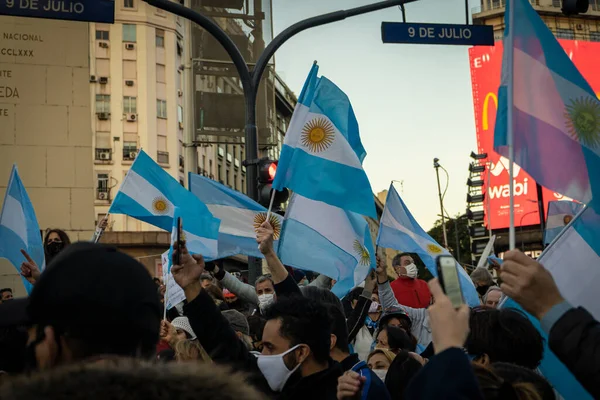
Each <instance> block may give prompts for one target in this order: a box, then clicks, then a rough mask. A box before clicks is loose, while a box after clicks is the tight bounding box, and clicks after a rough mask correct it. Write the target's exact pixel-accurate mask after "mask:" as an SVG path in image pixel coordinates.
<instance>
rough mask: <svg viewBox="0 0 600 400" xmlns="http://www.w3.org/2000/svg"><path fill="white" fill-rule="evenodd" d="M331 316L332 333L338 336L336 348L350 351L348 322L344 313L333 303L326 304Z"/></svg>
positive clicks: (345, 352) (345, 351)
mask: <svg viewBox="0 0 600 400" xmlns="http://www.w3.org/2000/svg"><path fill="white" fill-rule="evenodd" d="M326 306H327V312H328V313H329V318H331V333H333V334H334V335H335V337H336V341H335V348H336V349H338V350H340V351H342V352H343V353H344V354H348V353H350V346H349V344H348V324H347V323H346V316H345V315H344V313H343V312H342V311H341V310H340V309H339V308H337V307H336V306H334V305H333V304H326Z"/></svg>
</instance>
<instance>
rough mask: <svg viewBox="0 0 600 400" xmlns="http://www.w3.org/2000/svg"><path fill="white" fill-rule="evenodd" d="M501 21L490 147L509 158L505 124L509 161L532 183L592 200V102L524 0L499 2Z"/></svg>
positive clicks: (598, 138) (599, 144) (595, 161)
mask: <svg viewBox="0 0 600 400" xmlns="http://www.w3.org/2000/svg"><path fill="white" fill-rule="evenodd" d="M505 21H506V28H505V30H504V43H505V45H504V57H503V61H502V82H501V84H500V85H501V86H500V88H499V89H498V117H497V119H496V128H495V131H494V150H496V151H497V152H498V153H500V154H501V155H503V156H505V157H508V156H509V154H508V153H509V149H508V135H509V134H510V131H511V130H510V129H509V128H510V127H511V126H512V131H513V139H514V141H513V144H514V162H515V163H516V164H518V165H520V166H521V167H522V168H523V169H524V170H525V171H527V173H528V174H530V175H531V176H532V177H533V178H534V179H535V180H536V181H537V182H539V183H540V184H541V185H543V186H545V187H547V188H549V189H552V190H554V191H555V192H557V193H561V194H563V195H565V196H568V197H570V198H572V199H575V200H578V201H580V202H582V203H588V202H589V201H590V200H591V199H592V197H597V198H598V201H600V174H599V173H598V171H599V170H600V100H598V98H597V97H596V94H595V93H594V91H593V90H592V88H591V86H590V85H589V84H588V82H587V81H586V80H585V78H584V77H583V76H582V75H581V73H580V72H579V70H578V69H577V67H575V65H574V64H573V62H572V61H571V60H570V58H569V56H568V55H567V54H566V53H565V51H564V49H563V48H562V46H561V45H560V43H558V41H557V40H556V38H555V37H554V34H553V33H552V32H551V31H550V29H548V26H547V25H546V23H545V22H544V21H543V20H542V19H541V18H540V16H539V15H538V13H537V12H536V10H534V9H533V7H532V6H531V3H530V1H529V0H511V1H509V2H507V4H506V17H505ZM511 66H512V68H511ZM509 89H512V93H513V99H512V104H508V102H509V98H508V94H509ZM509 111H511V113H512V118H511V120H509V119H508V117H509Z"/></svg>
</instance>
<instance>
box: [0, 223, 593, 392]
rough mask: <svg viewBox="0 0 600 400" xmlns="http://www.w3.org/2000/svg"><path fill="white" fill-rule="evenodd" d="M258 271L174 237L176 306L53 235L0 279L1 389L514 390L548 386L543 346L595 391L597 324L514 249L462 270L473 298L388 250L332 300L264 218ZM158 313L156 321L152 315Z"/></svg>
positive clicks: (95, 249)
mask: <svg viewBox="0 0 600 400" xmlns="http://www.w3.org/2000/svg"><path fill="white" fill-rule="evenodd" d="M257 242H258V244H259V249H260V251H261V253H262V254H263V255H264V257H265V259H266V262H267V266H268V274H266V275H263V276H261V277H259V278H258V279H257V280H256V282H253V285H251V284H248V283H246V282H244V280H243V277H242V274H241V271H235V270H234V271H226V270H225V269H224V267H223V264H222V263H220V262H219V261H215V262H205V261H204V259H203V258H202V256H200V255H195V254H193V255H192V254H190V253H189V252H188V251H187V249H186V247H185V243H182V246H181V251H180V254H177V251H175V252H174V255H173V261H175V260H177V259H179V260H180V262H179V263H178V264H175V263H174V265H173V266H172V269H171V271H172V275H173V278H174V280H175V282H176V283H177V285H179V286H180V287H181V288H182V289H183V291H184V294H185V301H183V302H182V303H180V304H177V305H175V306H174V307H172V308H170V309H169V310H166V312H165V310H164V307H166V304H167V302H166V301H165V298H164V296H165V286H164V283H163V282H162V281H161V279H160V278H154V279H153V277H151V276H150V274H149V273H148V272H147V270H146V268H145V267H144V266H143V265H141V264H140V263H139V262H138V261H136V260H135V259H133V258H131V257H129V256H128V255H126V254H124V253H121V252H119V251H118V250H117V249H115V248H113V247H110V246H106V245H102V244H93V243H86V242H80V243H75V244H71V243H70V241H69V238H68V236H67V235H66V234H65V233H64V232H63V231H60V230H53V231H50V232H48V233H47V234H46V237H45V238H44V250H45V254H46V260H47V265H46V268H45V269H44V270H43V272H41V268H40V266H38V265H36V264H35V262H34V261H33V260H31V258H30V257H29V256H28V254H27V252H25V251H23V256H24V259H23V264H22V266H21V274H22V275H23V276H24V277H25V278H26V279H27V280H28V281H29V282H30V283H32V284H33V290H32V292H31V294H30V296H29V297H27V298H21V299H13V296H12V290H11V289H8V288H7V289H2V290H0V299H1V304H0V398H1V399H39V398H45V399H59V398H73V399H79V398H81V399H83V398H84V397H85V398H86V399H96V398H98V399H100V398H102V399H121V398H128V399H150V400H152V399H172V398H173V399H174V398H177V399H180V398H181V399H186V398H190V399H191V398H203V399H234V398H235V399H240V398H242V399H268V398H276V399H325V400H327V399H332V400H333V399H338V400H345V399H352V400H354V399H368V400H373V399H445V398H447V399H458V398H465V399H466V398H468V399H507V400H510V399H515V400H516V399H518V400H538V399H543V400H546V399H548V400H550V399H557V398H559V397H560V396H559V395H558V394H557V393H556V391H555V390H554V388H553V386H552V385H551V384H550V383H549V382H548V381H547V380H546V379H545V378H544V377H543V376H542V374H541V373H540V371H539V370H538V367H539V366H540V363H541V361H542V359H543V357H544V352H545V350H544V349H545V340H544V338H543V337H542V335H541V334H540V332H539V331H538V329H537V328H536V327H535V326H534V324H533V323H532V322H531V320H530V319H529V318H528V317H527V316H526V315H525V314H523V313H522V312H520V311H517V310H515V309H513V308H498V305H499V303H501V302H502V299H503V298H504V297H505V296H509V297H510V298H511V299H513V300H514V301H516V302H518V303H519V304H520V305H521V306H522V307H523V309H525V310H526V311H527V312H528V313H530V314H531V315H532V316H533V317H535V318H536V319H537V320H538V321H539V322H540V324H541V327H542V329H543V331H544V332H545V333H546V334H547V336H548V339H547V344H548V346H549V348H550V349H551V350H552V351H553V352H554V354H555V355H556V356H557V357H558V358H559V359H560V360H561V361H562V362H563V363H564V364H565V366H566V367H567V368H568V369H569V370H570V371H571V372H572V373H573V375H574V376H575V377H576V378H577V380H578V381H579V382H580V383H581V384H582V385H583V387H584V388H585V389H586V390H587V391H588V392H589V393H590V394H591V395H592V396H594V397H597V398H600V383H599V382H600V324H599V323H598V321H595V320H594V318H593V317H592V316H591V315H590V314H589V313H588V312H587V311H586V310H585V309H583V308H576V307H573V306H571V305H570V304H569V303H568V302H567V301H565V299H563V298H562V296H561V294H560V292H559V290H558V288H557V287H556V285H555V283H554V281H553V279H552V276H551V274H550V273H549V272H548V271H547V270H545V269H544V267H543V266H542V265H540V264H539V263H538V262H537V261H535V260H533V259H531V258H529V257H528V256H526V255H524V254H522V253H521V252H519V251H510V252H507V253H506V254H505V256H504V262H503V263H502V265H501V266H499V265H496V269H497V271H498V278H496V279H494V277H493V275H492V274H491V273H490V271H489V270H488V269H487V268H478V269H476V270H475V271H474V272H473V273H472V274H471V279H472V280H473V283H474V285H475V287H476V288H477V291H478V293H479V294H480V296H481V305H480V306H478V307H474V308H469V307H468V306H467V305H463V306H462V307H460V308H458V309H456V308H455V307H454V306H453V305H452V303H451V302H450V300H449V298H448V297H447V296H446V295H445V293H444V291H443V289H442V287H441V286H440V284H439V282H438V281H437V279H432V280H430V281H429V282H425V281H423V280H421V279H419V277H418V271H419V270H418V268H417V261H418V256H417V255H415V254H407V253H401V254H399V255H398V256H396V257H395V258H394V259H393V261H392V267H393V269H394V270H395V272H396V274H397V275H398V277H397V278H396V279H393V280H392V279H390V277H389V276H388V272H387V265H386V261H385V260H384V259H382V258H379V257H378V258H377V269H376V270H375V271H372V273H371V274H370V275H369V276H368V277H367V279H366V280H365V282H364V283H363V284H362V285H361V286H360V287H357V288H355V289H353V290H352V291H351V292H350V293H348V294H347V295H346V296H345V297H344V298H343V299H339V298H338V297H336V296H335V295H334V294H333V293H332V292H331V291H330V289H331V286H332V279H330V278H329V277H326V276H324V275H318V276H317V275H316V274H312V273H305V272H302V271H298V270H293V269H291V268H289V267H286V266H284V265H283V264H282V263H281V262H280V260H279V258H278V257H277V254H276V251H275V249H274V247H273V229H272V227H271V226H270V225H269V224H268V223H263V225H262V226H261V227H260V228H258V229H257ZM165 314H166V316H167V317H166V318H164V317H163V315H165Z"/></svg>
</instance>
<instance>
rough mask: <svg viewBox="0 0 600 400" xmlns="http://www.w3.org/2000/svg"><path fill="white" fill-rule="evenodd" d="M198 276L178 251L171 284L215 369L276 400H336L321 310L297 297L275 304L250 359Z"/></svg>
mask: <svg viewBox="0 0 600 400" xmlns="http://www.w3.org/2000/svg"><path fill="white" fill-rule="evenodd" d="M202 272H204V260H203V258H202V256H200V255H194V256H191V255H190V254H189V253H188V251H187V249H186V248H185V246H183V248H182V252H181V265H173V267H172V273H173V278H174V279H175V282H176V283H177V284H178V285H179V286H180V287H181V288H182V289H183V291H184V293H185V296H186V299H187V304H186V305H185V306H184V312H185V314H186V315H187V316H188V318H189V321H190V324H191V326H192V329H193V330H194V332H195V333H196V335H197V336H198V340H199V342H200V343H201V344H202V347H204V349H205V350H206V351H207V353H208V354H210V355H211V358H212V360H213V361H214V362H215V363H226V364H229V365H231V366H233V368H234V369H236V370H242V371H245V372H247V373H249V374H250V375H249V376H250V377H249V381H250V382H251V383H252V384H253V385H254V386H255V387H256V388H258V389H260V390H261V391H263V392H264V393H266V394H269V395H271V396H275V395H276V396H277V398H278V399H311V398H312V399H324V400H329V399H332V400H333V399H335V398H336V393H337V379H338V377H339V376H341V374H342V370H341V367H340V365H339V364H338V363H335V362H334V361H333V360H331V358H330V354H329V352H330V348H331V338H332V336H331V335H332V331H331V322H330V319H329V315H328V313H327V309H326V308H325V306H324V305H321V304H319V303H318V302H316V301H314V300H311V299H307V298H305V297H302V296H290V297H287V296H284V297H281V298H279V299H278V300H277V302H275V303H273V304H272V305H271V306H270V307H268V308H267V309H266V312H265V315H264V316H265V319H266V324H265V327H264V330H263V334H262V338H261V339H262V343H261V345H262V350H261V353H260V354H257V353H250V352H249V351H248V349H247V347H246V345H245V344H244V343H243V341H241V340H240V339H239V337H238V336H237V335H236V334H235V332H234V331H233V329H232V328H231V326H230V324H229V322H228V321H227V319H226V318H225V317H224V316H223V315H222V314H221V313H220V311H219V310H218V308H217V307H216V306H215V304H214V302H213V301H212V299H211V298H210V296H209V295H208V294H207V293H206V292H205V290H204V289H203V288H202V286H201V284H200V282H199V280H198V278H199V277H200V275H201V274H202Z"/></svg>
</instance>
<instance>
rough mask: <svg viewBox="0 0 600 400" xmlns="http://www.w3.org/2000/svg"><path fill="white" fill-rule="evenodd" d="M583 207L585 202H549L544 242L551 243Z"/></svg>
mask: <svg viewBox="0 0 600 400" xmlns="http://www.w3.org/2000/svg"><path fill="white" fill-rule="evenodd" d="M582 209H583V204H581V203H576V202H574V201H550V202H548V218H547V219H546V230H545V232H544V244H550V243H552V241H553V240H554V239H555V238H556V237H557V236H558V234H559V233H560V232H561V231H562V230H563V229H564V227H565V226H567V224H568V223H569V222H571V220H573V218H575V216H576V215H577V214H578V213H579V211H581V210H582Z"/></svg>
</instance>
